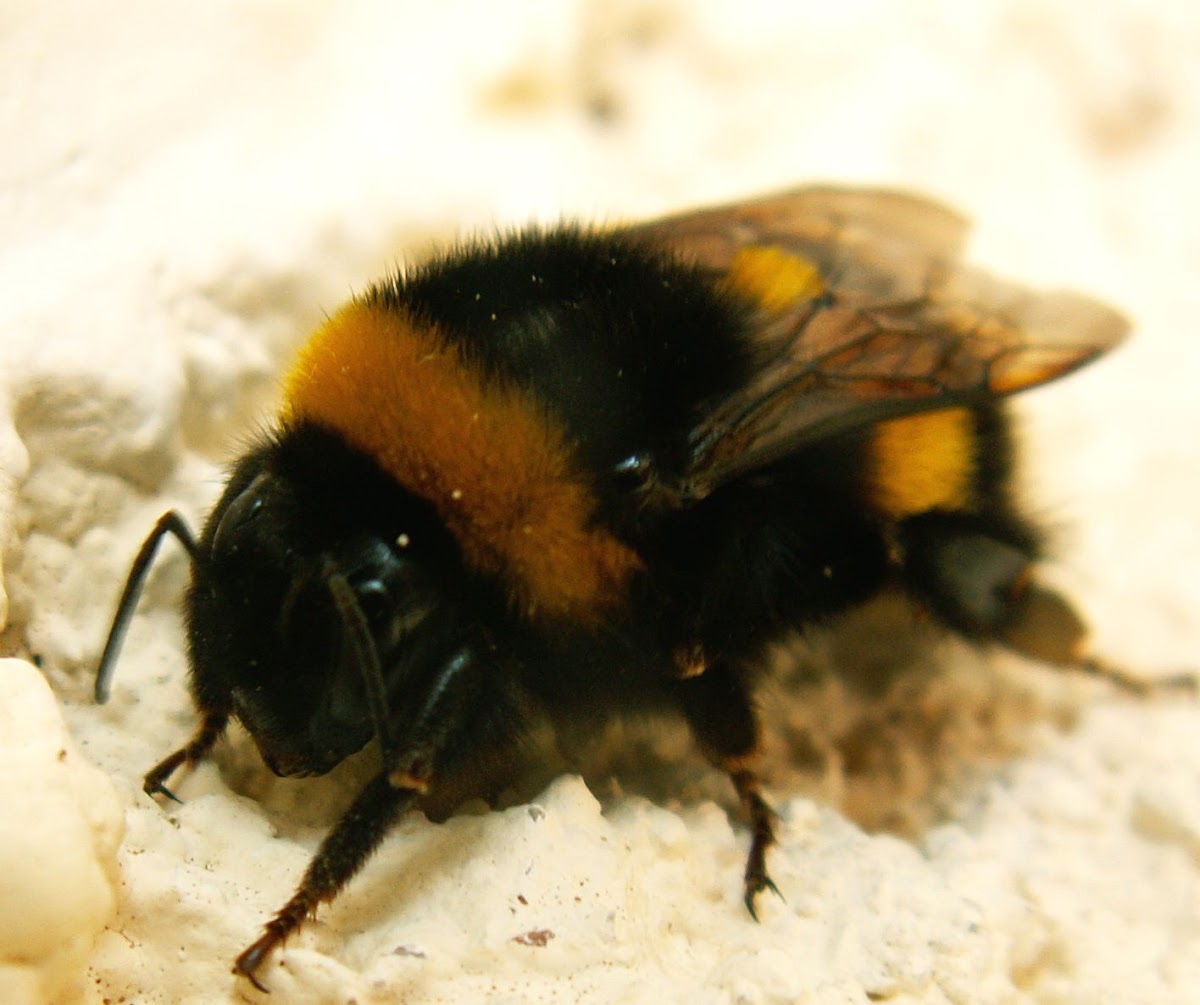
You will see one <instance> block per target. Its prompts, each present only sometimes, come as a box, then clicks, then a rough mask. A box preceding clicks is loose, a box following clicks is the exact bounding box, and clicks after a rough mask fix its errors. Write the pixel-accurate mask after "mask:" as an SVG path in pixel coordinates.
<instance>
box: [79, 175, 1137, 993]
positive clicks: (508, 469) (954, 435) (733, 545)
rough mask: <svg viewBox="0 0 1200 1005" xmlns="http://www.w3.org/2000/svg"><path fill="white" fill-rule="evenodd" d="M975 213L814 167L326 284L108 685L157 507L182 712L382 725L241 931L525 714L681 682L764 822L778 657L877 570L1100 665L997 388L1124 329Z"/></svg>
mask: <svg viewBox="0 0 1200 1005" xmlns="http://www.w3.org/2000/svg"><path fill="white" fill-rule="evenodd" d="M966 229H967V228H966V221H965V220H964V219H963V218H962V217H961V216H959V215H958V214H957V213H955V212H953V211H951V210H949V209H946V208H945V207H943V206H941V205H938V204H937V203H934V202H931V201H929V200H926V199H923V198H919V197H915V196H912V195H906V194H901V193H898V192H890V191H882V190H874V189H855V188H836V187H808V188H800V189H796V190H793V191H788V192H784V193H782V194H779V195H775V196H771V197H768V198H763V199H758V200H755V201H749V202H742V203H738V204H734V205H728V206H723V207H718V208H714V209H706V210H701V211H698V212H693V213H688V214H684V215H680V216H673V217H668V218H665V219H660V220H655V221H653V222H649V223H644V224H639V225H633V226H625V227H615V228H595V229H593V228H587V227H582V226H574V225H562V226H557V227H551V228H530V229H525V230H520V231H517V232H515V233H513V234H511V235H508V236H502V237H499V238H496V239H493V240H481V241H475V242H468V243H463V244H461V245H459V246H457V247H454V248H452V249H451V250H449V251H447V252H445V253H443V254H440V255H438V256H437V257H435V258H433V259H432V260H431V261H428V262H425V263H424V264H422V265H419V266H417V267H415V268H412V269H411V270H409V271H407V272H403V273H401V274H399V275H396V276H392V277H390V278H388V279H386V280H384V281H382V282H380V283H378V284H376V285H374V286H371V287H369V288H368V289H367V290H366V292H365V293H363V294H362V295H360V296H358V297H356V298H355V299H353V300H352V301H351V302H350V303H349V304H347V305H346V306H345V307H343V308H342V309H340V310H339V311H337V312H336V313H335V314H333V316H332V317H330V318H329V320H328V321H327V322H326V323H325V324H324V325H323V326H321V327H320V328H319V329H318V330H317V331H316V333H315V334H313V335H312V337H311V338H310V340H309V341H308V342H307V343H306V344H305V345H304V346H303V347H302V348H301V349H300V351H299V355H298V358H297V360H296V361H295V364H294V366H293V367H292V369H291V370H290V372H289V373H288V375H287V377H286V379H285V384H284V393H283V404H282V409H281V412H280V415H279V418H278V422H277V424H276V426H275V428H274V431H273V432H271V433H269V434H267V435H265V436H264V437H263V438H262V439H261V442H259V443H258V444H257V445H256V446H254V447H253V448H252V449H251V450H249V452H248V453H246V454H245V456H243V457H242V458H241V459H240V460H239V461H238V462H237V463H236V464H235V465H234V467H233V469H232V472H231V474H230V475H229V480H228V483H227V485H226V486H225V489H224V492H223V493H222V494H221V496H220V499H219V500H218V502H217V503H216V506H215V507H214V508H213V511H212V513H211V514H210V515H209V517H208V519H207V520H206V522H205V524H204V528H203V531H202V533H201V534H200V536H199V538H195V537H194V536H193V534H192V533H191V531H190V530H189V529H188V526H187V524H186V523H185V521H184V520H183V519H182V517H180V515H179V514H178V513H176V512H174V511H172V512H168V513H166V514H165V515H164V516H163V517H162V518H161V519H160V520H159V521H158V523H157V524H156V525H155V527H154V529H153V530H152V531H151V533H150V535H149V537H148V538H147V539H146V541H145V543H144V545H143V546H142V549H141V551H140V553H139V554H138V556H137V558H136V559H135V561H134V564H133V568H132V570H131V572H130V575H129V579H128V581H127V583H126V586H125V590H124V593H123V595H122V597H121V600H120V603H119V606H118V610H117V614H116V616H115V619H114V623H113V626H112V630H111V633H110V636H109V639H108V642H107V645H106V646H105V650H104V653H103V656H102V657H101V662H100V668H99V673H98V676H97V680H96V697H97V699H98V700H100V701H104V700H105V699H106V697H107V695H108V692H109V689H110V683H111V678H112V674H113V670H114V666H115V661H116V655H117V652H118V650H119V648H120V645H121V642H122V639H123V637H124V634H125V632H126V629H127V627H128V625H129V622H130V620H131V618H132V616H133V611H134V608H135V606H136V603H137V598H138V595H139V593H140V590H141V587H142V584H143V582H144V580H145V577H146V575H147V573H148V571H149V568H150V566H151V564H152V562H153V559H154V555H155V553H156V551H157V549H158V547H159V545H160V543H161V542H162V540H163V538H164V537H166V536H167V535H172V536H174V537H176V538H177V539H178V540H179V541H180V542H181V543H182V545H183V546H184V547H185V548H186V549H187V551H188V553H189V555H190V557H191V570H192V577H191V584H190V586H189V588H188V590H187V595H186V600H185V615H186V626H187V641H188V652H189V663H190V674H189V685H190V689H191V693H192V696H193V698H194V701H195V705H196V709H197V711H198V713H199V725H198V727H197V729H196V732H195V734H194V735H193V737H192V738H191V739H190V741H189V742H187V743H186V744H184V745H183V746H182V747H181V748H180V749H179V750H177V751H175V752H174V753H172V754H171V755H170V756H169V757H167V758H166V759H165V760H163V761H162V762H161V763H159V764H158V765H156V766H155V767H154V768H153V769H151V770H150V771H149V772H148V773H147V775H146V776H145V790H146V791H147V792H148V793H151V794H163V795H170V792H169V790H168V789H167V782H168V780H169V779H170V778H171V776H172V775H173V774H174V773H175V772H176V771H177V770H178V769H180V768H181V767H184V766H190V765H192V764H194V763H195V762H196V761H197V760H199V759H200V758H202V757H204V756H205V755H206V754H207V753H208V752H209V750H210V749H211V748H212V746H213V745H214V743H215V742H216V741H217V739H218V738H219V737H220V736H221V735H222V734H223V733H224V731H225V729H226V727H227V726H228V724H229V722H230V720H231V719H237V720H238V721H239V722H241V724H242V725H243V726H245V728H246V729H247V730H248V731H249V733H250V735H251V736H252V737H253V739H254V741H255V743H256V745H257V748H258V750H259V751H260V753H261V755H262V758H263V760H264V761H265V762H266V764H267V765H268V766H269V767H270V768H271V770H272V771H274V772H275V773H277V774H279V775H286V776H305V775H319V774H322V773H324V772H327V771H329V770H330V769H331V768H333V767H334V766H335V765H337V764H338V763H340V762H341V761H342V760H343V759H345V758H346V757H348V756H349V755H351V754H353V753H355V752H356V751H358V750H359V749H360V748H362V747H364V746H365V745H366V744H368V743H370V742H372V741H374V742H375V743H376V744H377V745H378V748H379V754H380V757H381V763H382V767H381V769H380V771H379V773H378V775H377V776H376V777H374V778H373V779H372V780H371V781H370V782H369V783H368V784H367V785H366V786H365V788H364V789H363V790H362V792H361V793H360V794H359V795H358V796H357V798H356V800H355V801H354V803H353V805H352V806H351V807H350V809H349V810H348V811H347V812H346V813H345V815H344V816H343V817H342V818H341V820H340V821H339V822H338V823H337V824H336V826H335V827H334V828H333V830H332V831H331V832H330V833H329V835H328V836H327V837H326V838H325V840H324V842H323V843H322V845H321V847H320V849H319V851H318V852H317V854H316V856H315V858H314V859H313V861H312V863H311V864H310V866H309V868H308V870H307V872H306V873H305V875H304V877H303V879H302V880H301V882H300V885H299V888H298V889H297V891H296V893H295V895H294V896H293V897H292V898H291V900H289V901H288V902H287V903H286V904H285V905H284V906H283V907H282V908H281V909H280V911H279V912H278V913H277V914H276V915H275V916H274V917H273V918H272V919H271V920H270V921H269V922H268V923H267V924H266V927H265V930H264V932H263V934H262V935H261V936H260V938H259V939H258V940H257V941H256V942H254V943H253V944H252V945H251V946H250V947H249V948H247V949H246V950H245V951H244V952H243V953H242V954H241V955H240V956H239V957H238V958H237V960H236V963H235V965H234V971H235V972H236V973H239V974H241V975H244V976H245V977H247V978H248V979H249V980H251V981H252V982H253V983H254V984H255V985H256V986H258V987H262V986H263V985H262V984H261V982H260V979H259V977H258V976H257V974H258V971H259V969H260V967H261V966H262V964H263V962H264V960H265V958H266V956H267V955H268V953H270V952H271V950H272V949H274V948H275V947H276V946H278V945H279V944H280V943H282V942H283V940H284V939H286V938H287V937H288V936H289V935H290V934H291V933H292V932H293V931H294V930H295V929H296V928H297V927H298V926H300V925H301V923H302V922H303V920H304V919H305V918H306V917H307V916H309V915H310V914H312V913H313V912H314V910H315V909H316V908H317V906H318V905H319V904H321V903H323V902H325V901H329V900H330V899H332V898H333V897H334V896H335V895H336V894H337V893H338V891H339V890H340V889H341V888H342V887H343V885H344V884H345V883H346V882H347V880H349V879H350V877H351V876H352V875H354V873H355V872H356V871H357V870H358V869H359V868H360V867H361V866H362V865H363V863H364V862H365V861H366V860H367V858H368V857H369V856H370V855H371V854H372V852H373V851H374V850H375V848H376V847H377V846H378V845H379V843H380V841H381V840H382V839H383V837H384V835H385V834H386V833H387V832H388V829H389V827H391V825H392V824H393V823H394V822H395V821H396V820H397V818H398V817H400V815H401V814H403V813H404V812H406V811H407V810H408V809H409V808H411V807H414V806H418V805H422V804H423V801H424V800H426V799H427V798H429V797H432V796H433V795H436V794H437V793H439V792H448V791H458V790H459V789H464V788H469V787H470V782H471V780H472V779H474V778H478V777H480V776H482V775H483V774H485V773H486V772H487V770H488V766H489V765H492V764H494V763H500V762H503V761H505V760H506V759H507V755H509V754H510V753H511V752H512V750H513V749H514V748H515V747H516V746H517V745H518V744H519V742H520V740H521V738H522V736H523V735H525V734H526V732H527V730H529V729H530V728H531V726H532V725H533V724H535V723H537V722H544V721H549V722H550V723H551V724H553V723H565V722H567V721H571V722H572V723H578V722H583V723H585V724H587V723H595V724H600V723H602V722H604V721H606V720H607V719H608V718H610V717H613V716H620V715H621V714H622V713H627V712H636V713H642V712H656V711H661V712H668V713H669V712H675V713H677V714H679V715H682V717H683V718H684V719H685V720H686V722H687V723H688V725H689V726H690V729H691V732H692V734H693V736H694V738H695V741H696V743H697V744H698V746H699V748H700V749H701V750H702V751H703V753H704V754H705V756H706V757H707V758H708V760H709V761H710V762H711V763H712V764H713V765H715V766H716V767H717V768H719V769H720V770H721V771H723V772H725V773H726V774H727V775H728V776H729V778H730V779H731V780H732V783H733V785H734V787H735V789H736V791H737V793H738V795H739V797H740V800H741V803H742V805H743V807H744V809H745V812H746V814H747V817H748V819H749V822H750V824H751V835H752V836H751V839H750V849H749V855H748V859H747V864H746V868H745V874H744V879H743V882H744V898H745V905H746V907H747V908H748V909H749V911H750V913H751V915H754V913H755V904H756V899H757V898H758V897H759V895H760V894H762V893H763V891H766V890H774V889H775V887H774V884H773V883H772V881H771V879H770V875H769V872H768V869H767V852H768V849H769V848H770V846H771V844H772V843H773V841H774V831H773V824H774V818H773V814H772V811H771V809H770V807H769V805H768V803H767V801H766V800H765V798H764V796H763V794H762V791H761V784H760V780H759V775H758V773H757V769H756V756H757V752H758V750H759V747H760V737H759V732H760V731H759V726H758V722H757V719H756V714H755V710H754V704H753V696H754V693H755V688H756V685H757V684H758V683H759V681H760V680H761V677H762V669H761V668H762V665H763V655H764V650H765V649H766V647H767V646H768V645H770V644H771V643H772V642H774V641H777V640H779V639H780V638H781V637H783V636H785V635H787V634H788V633H792V632H795V631H797V630H803V629H804V628H805V627H806V626H811V625H813V624H814V623H818V622H821V621H822V620H825V619H827V618H829V617H831V616H833V615H835V614H837V613H838V612H841V611H844V610H846V609H848V608H851V607H854V606H855V605H858V604H861V603H863V602H865V601H867V600H868V599H870V598H871V597H872V596H873V595H874V594H876V593H877V592H879V591H880V590H881V589H883V588H884V587H885V585H888V584H893V583H898V584H900V586H901V587H902V588H903V589H904V590H906V591H907V593H908V594H909V595H910V596H911V597H912V598H913V599H914V600H915V601H916V603H917V604H918V605H920V606H921V607H922V608H923V609H925V610H927V611H928V612H929V613H930V614H931V615H932V616H933V617H934V618H936V619H937V620H939V621H940V622H942V623H943V624H944V625H946V626H947V627H948V628H950V629H952V630H954V631H956V632H958V633H960V634H961V635H963V636H966V637H968V638H970V639H975V640H980V641H983V642H995V643H1000V644H1003V645H1007V646H1009V647H1010V648H1013V649H1016V650H1018V651H1020V652H1023V653H1026V654H1028V655H1031V656H1034V657H1036V658H1039V659H1041V660H1044V661H1047V662H1050V663H1054V664H1059V665H1063V666H1078V667H1082V668H1088V667H1089V666H1091V664H1089V663H1088V662H1087V658H1086V655H1085V640H1086V630H1085V628H1084V625H1083V622H1082V620H1081V619H1080V617H1079V616H1078V615H1077V614H1076V613H1075V611H1074V609H1073V608H1072V606H1071V605H1070V603H1069V602H1068V601H1066V600H1065V599H1063V598H1062V597H1060V596H1059V595H1057V594H1056V593H1054V592H1053V591H1051V590H1049V589H1047V588H1046V587H1044V586H1042V585H1040V584H1039V583H1038V582H1037V580H1036V579H1035V578H1034V574H1033V569H1034V565H1035V563H1036V561H1037V560H1038V558H1039V555H1040V549H1041V535H1040V534H1039V531H1038V528H1037V527H1036V526H1035V525H1034V523H1033V522H1032V521H1031V520H1030V519H1029V518H1028V516H1027V515H1026V514H1024V513H1023V512H1022V511H1021V510H1020V508H1019V506H1018V505H1017V503H1016V501H1015V500H1014V498H1013V492H1012V488H1011V474H1012V466H1013V444H1012V439H1011V435H1010V428H1009V424H1008V422H1007V420H1006V417H1005V412H1004V406H1003V400H1004V399H1005V398H1006V397H1007V396H1008V395H1010V394H1012V393H1014V392H1017V391H1021V390H1023V389H1025V388H1029V387H1034V386H1036V385H1039V384H1042V383H1044V382H1046V381H1049V380H1053V379H1055V378H1057V377H1059V376H1062V375H1063V374H1066V373H1068V372H1070V371H1072V370H1074V369H1076V368H1077V367H1079V366H1082V365H1083V364H1085V363H1087V362H1089V361H1091V360H1093V359H1095V358H1096V357H1097V356H1099V355H1101V354H1102V353H1104V352H1106V351H1107V350H1108V349H1110V348H1111V347H1112V346H1113V345H1115V344H1116V343H1117V342H1118V341H1120V340H1121V338H1122V337H1123V336H1124V334H1125V332H1126V328H1127V325H1126V322H1125V321H1124V319H1123V318H1122V317H1121V316H1119V315H1118V314H1117V313H1115V312H1114V311H1112V310H1110V309H1109V308H1107V307H1105V306H1102V305H1100V304H1098V303H1096V302H1094V301H1092V300H1089V299H1086V298H1083V297H1080V296H1076V295H1072V294H1068V293H1052V294H1041V293H1033V292H1030V291H1027V290H1024V289H1021V288H1019V287H1016V286H1013V285H1009V284H1006V283H1004V282H1000V281H997V280H995V279H992V278H990V277H988V276H986V275H983V274H981V273H980V272H978V271H976V270H973V269H971V268H969V267H966V266H964V265H962V264H961V263H960V262H959V252H960V245H961V243H962V241H963V238H964V236H965V232H966Z"/></svg>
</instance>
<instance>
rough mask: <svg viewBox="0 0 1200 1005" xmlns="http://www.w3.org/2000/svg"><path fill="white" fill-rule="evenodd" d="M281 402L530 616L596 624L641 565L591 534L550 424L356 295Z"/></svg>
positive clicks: (608, 539) (428, 335)
mask: <svg viewBox="0 0 1200 1005" xmlns="http://www.w3.org/2000/svg"><path fill="white" fill-rule="evenodd" d="M284 402H285V403H284V411H283V419H284V421H294V420H297V419H308V420H312V421H314V422H317V423H319V424H321V425H323V426H325V427H327V428H330V429H332V430H334V431H336V432H338V433H339V434H341V435H342V436H343V437H344V438H345V439H346V441H347V442H348V443H349V444H350V445H351V446H353V447H356V448H357V449H359V450H361V451H363V452H364V453H366V454H368V455H370V456H371V457H372V458H374V460H375V461H376V463H378V464H379V465H380V466H381V467H382V468H383V469H384V470H385V471H386V472H387V473H388V474H389V475H391V476H392V477H393V478H395V479H396V481H397V482H399V483H400V484H401V485H403V486H404V487H405V488H407V489H408V490H409V491H411V492H413V493H415V494H416V495H419V496H421V497H423V498H425V499H427V500H428V501H429V502H430V503H432V504H433V506H434V508H435V509H436V510H437V512H438V514H439V515H440V516H441V518H442V519H443V520H444V521H445V523H446V526H447V527H448V528H449V530H450V531H451V533H453V534H454V536H455V538H456V539H457V540H458V542H459V545H460V547H461V548H462V552H463V556H464V558H465V560H466V562H467V563H468V564H469V565H471V566H472V567H473V568H475V569H478V570H480V571H481V572H486V573H491V574H495V575H499V576H502V577H503V578H504V580H505V581H506V582H507V584H508V587H509V589H510V592H511V594H512V599H513V601H514V603H516V604H517V605H518V607H519V609H520V610H522V611H523V612H524V613H525V614H526V615H528V616H530V617H533V616H536V615H547V616H551V617H555V616H561V617H568V618H573V619H575V620H579V621H583V622H590V621H593V620H595V619H597V618H598V617H600V615H601V613H602V611H603V610H604V609H605V608H606V607H608V606H609V605H611V604H612V603H613V602H614V601H616V600H618V599H619V598H620V596H621V595H622V592H623V589H624V587H625V584H626V582H627V581H628V579H629V577H630V575H631V574H632V573H633V572H634V571H635V570H636V569H638V568H640V566H641V562H640V559H639V558H638V556H637V555H636V554H635V553H634V552H633V551H632V550H631V549H629V548H628V547H627V546H626V545H625V544H623V543H622V542H621V541H619V540H618V539H617V538H615V537H613V536H612V535H611V534H609V533H608V532H606V531H605V530H603V529H601V528H598V527H595V526H593V524H592V517H593V505H594V503H593V497H592V494H591V492H590V490H589V487H588V485H587V484H586V482H585V481H584V480H583V479H582V478H581V476H580V474H579V472H578V471H577V470H576V469H575V468H574V465H573V463H572V458H571V452H570V448H569V446H568V445H567V444H566V443H565V442H564V439H563V433H562V431H561V429H560V428H559V427H558V426H557V424H556V423H555V422H554V420H553V419H552V418H551V417H550V416H549V415H547V414H546V413H545V411H544V410H542V409H541V408H539V406H538V404H537V402H536V401H532V400H530V398H529V397H528V395H526V394H524V393H522V392H521V391H520V390H518V389H516V388H512V387H504V386H499V385H497V384H496V383H488V382H486V381H485V380H484V379H483V377H482V375H481V374H480V373H479V371H478V370H477V369H476V368H475V367H474V366H473V365H472V364H470V363H468V362H467V361H465V360H464V359H463V358H462V355H461V353H459V352H458V351H457V350H456V349H455V348H453V347H452V346H449V345H448V344H447V343H446V342H445V341H444V340H443V339H442V338H441V337H440V336H439V335H438V333H437V331H436V330H434V329H433V328H431V327H429V326H427V325H421V324H416V323H414V322H413V321H412V320H411V319H410V318H408V317H406V316H405V315H404V314H403V313H400V312H394V311H389V310H386V309H384V308H382V307H379V306H377V305H371V304H367V303H364V302H363V301H360V300H355V301H351V302H350V303H349V304H347V305H346V306H345V307H344V308H342V309H341V310H340V311H338V312H337V313H336V314H335V315H334V316H333V317H332V318H330V319H329V320H328V321H327V322H326V323H325V324H324V325H323V326H322V327H321V328H319V329H318V330H317V331H316V333H315V334H314V335H313V336H312V338H311V339H310V340H309V342H308V343H307V344H306V345H305V346H304V348H303V349H302V350H301V351H300V355H299V358H298V359H297V361H296V364H295V366H294V367H293V369H292V370H291V372H290V373H289V374H288V377H287V379H286V384H285V392H284Z"/></svg>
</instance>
